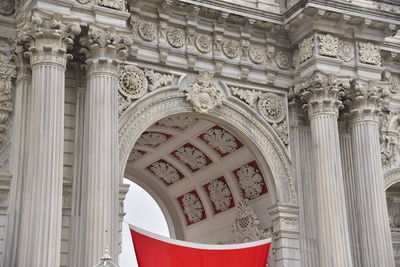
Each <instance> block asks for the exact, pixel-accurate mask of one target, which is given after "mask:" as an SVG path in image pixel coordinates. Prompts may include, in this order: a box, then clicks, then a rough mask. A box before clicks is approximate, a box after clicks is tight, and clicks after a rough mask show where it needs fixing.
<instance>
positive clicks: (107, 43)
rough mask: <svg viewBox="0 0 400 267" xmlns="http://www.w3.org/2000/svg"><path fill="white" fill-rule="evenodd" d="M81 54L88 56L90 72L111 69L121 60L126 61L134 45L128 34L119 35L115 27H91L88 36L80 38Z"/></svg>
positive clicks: (87, 61) (87, 62)
mask: <svg viewBox="0 0 400 267" xmlns="http://www.w3.org/2000/svg"><path fill="white" fill-rule="evenodd" d="M79 42H80V45H81V46H82V48H81V50H80V52H81V53H83V54H84V55H85V56H86V59H87V60H86V64H87V66H88V68H89V71H93V70H95V69H98V68H101V69H104V70H106V69H109V68H110V67H111V68H112V66H117V65H118V63H119V60H126V58H127V56H128V52H127V51H128V49H129V47H130V46H132V44H133V40H132V38H130V37H129V36H128V35H127V34H124V33H119V32H117V31H116V30H115V28H113V27H109V28H101V27H98V26H94V25H90V26H89V29H88V32H87V34H86V35H84V36H83V37H81V38H80V40H79Z"/></svg>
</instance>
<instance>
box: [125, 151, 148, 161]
mask: <svg viewBox="0 0 400 267" xmlns="http://www.w3.org/2000/svg"><path fill="white" fill-rule="evenodd" d="M144 154H146V152H144V151H141V150H137V149H133V150H132V152H131V153H130V154H129V158H128V162H133V161H135V160H138V159H140V158H141V157H142V156H143V155H144Z"/></svg>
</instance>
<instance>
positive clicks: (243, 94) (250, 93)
mask: <svg viewBox="0 0 400 267" xmlns="http://www.w3.org/2000/svg"><path fill="white" fill-rule="evenodd" d="M231 89H232V94H233V95H234V96H238V97H239V98H240V99H242V100H244V101H245V102H246V103H247V104H249V105H250V107H252V108H255V107H256V103H257V100H258V98H259V97H260V96H261V92H260V91H257V90H249V89H241V88H237V87H232V88H231Z"/></svg>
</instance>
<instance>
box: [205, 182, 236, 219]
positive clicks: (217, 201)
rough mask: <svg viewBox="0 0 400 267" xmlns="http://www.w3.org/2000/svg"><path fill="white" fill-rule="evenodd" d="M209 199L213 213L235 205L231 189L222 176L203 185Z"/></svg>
mask: <svg viewBox="0 0 400 267" xmlns="http://www.w3.org/2000/svg"><path fill="white" fill-rule="evenodd" d="M203 187H204V189H205V191H206V192H207V195H208V197H209V199H210V202H211V206H212V208H213V212H214V214H218V213H220V212H223V211H226V210H228V209H230V208H232V207H234V206H235V202H234V201H233V197H232V193H231V190H230V189H229V186H228V184H227V183H226V180H225V178H224V177H223V176H221V177H219V178H218V179H215V180H212V181H211V182H209V183H208V184H206V185H204V186H203Z"/></svg>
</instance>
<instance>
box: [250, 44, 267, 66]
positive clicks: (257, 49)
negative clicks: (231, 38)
mask: <svg viewBox="0 0 400 267" xmlns="http://www.w3.org/2000/svg"><path fill="white" fill-rule="evenodd" d="M249 57H250V59H251V61H253V62H254V63H256V64H261V63H263V62H264V61H265V58H266V56H265V49H264V48H263V47H261V46H250V49H249Z"/></svg>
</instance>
